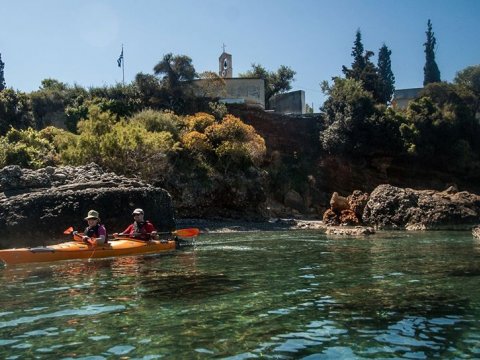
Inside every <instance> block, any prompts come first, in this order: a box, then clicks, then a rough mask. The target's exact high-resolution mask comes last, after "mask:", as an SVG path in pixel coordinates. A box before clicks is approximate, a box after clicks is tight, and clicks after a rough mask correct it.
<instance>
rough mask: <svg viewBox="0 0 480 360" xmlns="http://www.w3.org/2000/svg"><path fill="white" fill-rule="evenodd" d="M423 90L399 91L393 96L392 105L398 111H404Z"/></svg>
mask: <svg viewBox="0 0 480 360" xmlns="http://www.w3.org/2000/svg"><path fill="white" fill-rule="evenodd" d="M422 90H423V88H411V89H399V90H395V92H394V94H393V101H392V105H393V106H394V107H398V108H400V109H406V108H407V106H408V103H409V102H410V101H412V100H414V99H416V98H417V97H418V95H420V91H422Z"/></svg>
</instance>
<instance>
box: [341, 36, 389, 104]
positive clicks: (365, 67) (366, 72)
mask: <svg viewBox="0 0 480 360" xmlns="http://www.w3.org/2000/svg"><path fill="white" fill-rule="evenodd" d="M363 49H364V48H363V43H362V34H361V32H360V30H357V32H356V35H355V42H354V46H353V48H352V57H353V62H352V68H351V69H349V68H347V67H346V66H343V67H342V71H343V73H344V74H345V77H346V78H347V79H354V80H358V81H361V82H362V86H363V88H364V89H365V90H367V91H368V92H370V93H371V94H372V95H373V98H374V99H375V101H377V102H384V101H383V98H384V97H385V96H384V95H383V94H382V89H381V88H380V87H381V80H380V77H379V74H378V70H377V68H376V67H375V65H374V64H373V63H372V61H371V60H370V58H371V57H372V56H373V55H374V53H373V52H372V51H369V50H367V51H365V53H364V50H363Z"/></svg>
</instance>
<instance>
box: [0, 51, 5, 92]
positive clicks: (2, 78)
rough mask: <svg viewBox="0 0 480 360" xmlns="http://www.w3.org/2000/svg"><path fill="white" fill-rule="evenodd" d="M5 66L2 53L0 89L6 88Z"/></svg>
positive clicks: (0, 58)
mask: <svg viewBox="0 0 480 360" xmlns="http://www.w3.org/2000/svg"><path fill="white" fill-rule="evenodd" d="M4 68H5V63H4V62H3V61H2V54H0V91H2V90H4V89H5V88H6V86H7V85H6V84H5V74H4V72H3V70H4Z"/></svg>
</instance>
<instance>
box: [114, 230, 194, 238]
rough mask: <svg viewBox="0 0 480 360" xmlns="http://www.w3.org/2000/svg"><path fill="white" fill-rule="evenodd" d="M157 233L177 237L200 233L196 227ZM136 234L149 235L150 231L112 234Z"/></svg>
mask: <svg viewBox="0 0 480 360" xmlns="http://www.w3.org/2000/svg"><path fill="white" fill-rule="evenodd" d="M157 234H168V235H174V236H179V237H182V238H189V237H195V236H197V235H198V234H200V229H197V228H189V229H179V230H175V231H166V232H157ZM131 235H133V236H138V235H151V233H145V234H142V233H134V234H128V235H125V234H113V236H114V237H118V236H131Z"/></svg>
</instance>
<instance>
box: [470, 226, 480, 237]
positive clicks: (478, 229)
mask: <svg viewBox="0 0 480 360" xmlns="http://www.w3.org/2000/svg"><path fill="white" fill-rule="evenodd" d="M472 235H473V237H475V238H477V239H480V226H475V227H474V228H473V229H472Z"/></svg>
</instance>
